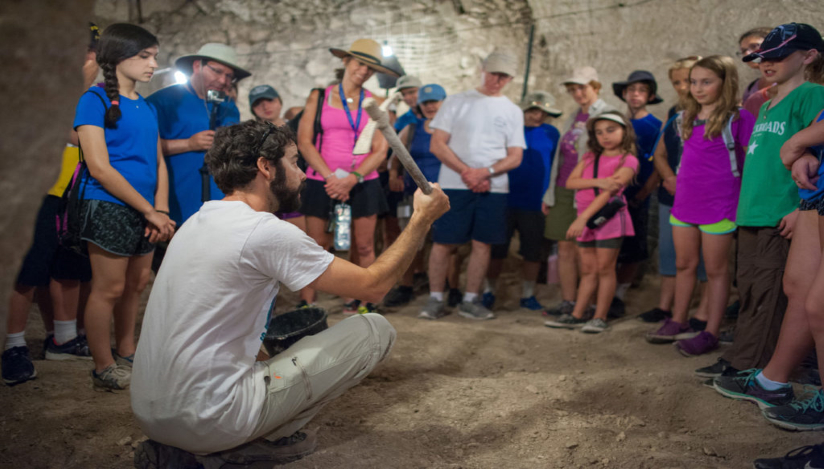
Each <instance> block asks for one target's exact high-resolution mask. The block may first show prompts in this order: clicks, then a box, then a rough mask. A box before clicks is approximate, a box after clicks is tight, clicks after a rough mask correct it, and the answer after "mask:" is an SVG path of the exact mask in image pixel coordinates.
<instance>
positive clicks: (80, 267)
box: [17, 195, 92, 287]
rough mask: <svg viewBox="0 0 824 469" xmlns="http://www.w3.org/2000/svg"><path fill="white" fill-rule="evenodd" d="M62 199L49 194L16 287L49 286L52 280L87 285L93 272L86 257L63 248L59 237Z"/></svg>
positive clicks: (38, 213)
mask: <svg viewBox="0 0 824 469" xmlns="http://www.w3.org/2000/svg"><path fill="white" fill-rule="evenodd" d="M60 207H61V203H60V197H56V196H53V195H47V196H46V197H45V198H44V199H43V204H42V205H41V206H40V210H38V212H37V219H36V221H35V225H34V239H32V245H31V248H29V251H28V252H27V253H26V257H25V258H23V265H22V266H21V267H20V273H18V275H17V284H18V285H25V286H27V287H45V286H48V284H49V281H50V280H51V279H55V280H79V281H81V282H88V281H89V280H91V278H92V269H91V265H90V264H89V259H88V258H87V257H84V256H81V255H80V254H77V253H75V252H74V251H72V250H70V249H66V248H64V247H63V246H60V243H59V240H58V238H57V215H58V212H59V211H60Z"/></svg>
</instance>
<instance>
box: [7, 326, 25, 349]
mask: <svg viewBox="0 0 824 469" xmlns="http://www.w3.org/2000/svg"><path fill="white" fill-rule="evenodd" d="M25 346H26V331H23V332H17V333H14V334H6V350H8V349H10V348H13V347H25Z"/></svg>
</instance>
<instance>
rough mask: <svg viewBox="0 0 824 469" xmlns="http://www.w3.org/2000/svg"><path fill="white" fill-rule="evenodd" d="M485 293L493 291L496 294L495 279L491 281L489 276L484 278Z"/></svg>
mask: <svg viewBox="0 0 824 469" xmlns="http://www.w3.org/2000/svg"><path fill="white" fill-rule="evenodd" d="M484 293H492V294H493V295H494V294H495V281H494V280H493V281H492V282H490V281H489V279H488V278H485V279H484Z"/></svg>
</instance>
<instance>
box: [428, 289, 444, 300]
mask: <svg viewBox="0 0 824 469" xmlns="http://www.w3.org/2000/svg"><path fill="white" fill-rule="evenodd" d="M429 296H430V297H431V298H435V299H436V300H438V301H443V292H442V291H431V292H429Z"/></svg>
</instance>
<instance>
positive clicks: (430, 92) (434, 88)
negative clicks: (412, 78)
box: [418, 83, 446, 104]
mask: <svg viewBox="0 0 824 469" xmlns="http://www.w3.org/2000/svg"><path fill="white" fill-rule="evenodd" d="M444 99H446V90H444V89H443V87H442V86H441V85H436V84H434V83H432V84H429V85H423V86H421V87H420V88H418V104H423V103H425V102H427V101H443V100H444Z"/></svg>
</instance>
